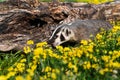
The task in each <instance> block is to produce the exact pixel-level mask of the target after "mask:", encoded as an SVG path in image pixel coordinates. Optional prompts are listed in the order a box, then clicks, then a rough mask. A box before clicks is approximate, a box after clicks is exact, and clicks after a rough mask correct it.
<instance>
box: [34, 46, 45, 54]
mask: <svg viewBox="0 0 120 80" xmlns="http://www.w3.org/2000/svg"><path fill="white" fill-rule="evenodd" d="M40 53H43V48H41V47H39V48H36V49H34V55H36V56H38V55H40Z"/></svg>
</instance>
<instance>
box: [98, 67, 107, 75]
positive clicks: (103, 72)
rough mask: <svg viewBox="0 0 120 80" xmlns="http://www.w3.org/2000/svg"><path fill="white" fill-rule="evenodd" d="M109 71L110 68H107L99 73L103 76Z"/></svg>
mask: <svg viewBox="0 0 120 80" xmlns="http://www.w3.org/2000/svg"><path fill="white" fill-rule="evenodd" d="M108 71H109V69H108V68H105V69H101V70H99V73H100V74H101V75H104V74H105V72H108Z"/></svg>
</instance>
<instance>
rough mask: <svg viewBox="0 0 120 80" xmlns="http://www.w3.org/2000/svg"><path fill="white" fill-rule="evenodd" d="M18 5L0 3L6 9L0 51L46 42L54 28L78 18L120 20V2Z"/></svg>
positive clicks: (0, 15)
mask: <svg viewBox="0 0 120 80" xmlns="http://www.w3.org/2000/svg"><path fill="white" fill-rule="evenodd" d="M8 3H9V4H8ZM10 3H11V4H10ZM16 3H18V2H16ZM19 3H20V4H19V5H15V4H13V3H12V2H4V3H0V6H1V5H2V7H3V8H4V9H2V8H1V7H0V51H9V50H12V49H15V50H21V49H22V48H23V46H25V45H26V41H27V40H30V39H32V40H34V41H35V43H36V42H41V41H47V40H48V38H49V37H50V35H51V33H52V30H54V29H55V27H56V26H55V25H58V24H62V23H68V22H71V21H73V20H75V19H82V20H83V19H103V20H107V21H115V20H117V21H120V14H119V13H120V2H110V3H104V4H99V5H95V4H87V3H59V4H57V5H55V6H53V3H44V2H41V3H39V5H37V6H34V7H33V6H31V3H27V2H25V1H21V0H20V2H19ZM3 4H4V5H3ZM37 4H38V3H37ZM33 5H34V4H33Z"/></svg>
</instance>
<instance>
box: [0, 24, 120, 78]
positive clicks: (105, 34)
mask: <svg viewBox="0 0 120 80" xmlns="http://www.w3.org/2000/svg"><path fill="white" fill-rule="evenodd" d="M112 24H113V25H114V27H113V28H112V29H111V30H109V31H105V30H103V29H101V32H100V33H98V34H97V35H96V37H95V38H94V40H88V41H86V40H82V41H80V44H77V45H76V46H74V47H72V46H68V47H62V46H57V47H56V49H54V48H52V47H51V46H49V45H48V44H47V43H46V42H39V43H37V44H35V43H34V42H33V41H32V40H29V41H27V42H26V43H27V46H25V47H24V48H23V50H24V52H22V51H18V52H16V53H14V52H13V51H11V52H6V53H4V52H0V80H119V79H120V22H117V23H114V22H113V23H112ZM33 45H36V47H35V48H33V47H32V46H33Z"/></svg>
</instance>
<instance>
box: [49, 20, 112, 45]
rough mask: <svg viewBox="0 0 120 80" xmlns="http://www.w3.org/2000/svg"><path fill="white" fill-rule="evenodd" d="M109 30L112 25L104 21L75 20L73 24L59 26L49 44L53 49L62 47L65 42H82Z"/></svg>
mask: <svg viewBox="0 0 120 80" xmlns="http://www.w3.org/2000/svg"><path fill="white" fill-rule="evenodd" d="M101 28H103V29H104V30H109V29H111V28H112V25H111V24H110V23H109V22H107V21H104V20H79V19H77V20H74V21H73V22H70V23H66V24H61V25H59V26H58V27H57V28H56V29H55V30H54V31H53V33H52V35H51V37H50V38H49V39H48V41H47V42H48V44H51V45H52V46H53V47H56V46H58V45H61V44H63V43H65V42H70V41H71V42H80V41H81V40H89V39H90V35H92V36H93V37H95V36H96V34H97V33H98V32H100V31H101Z"/></svg>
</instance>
